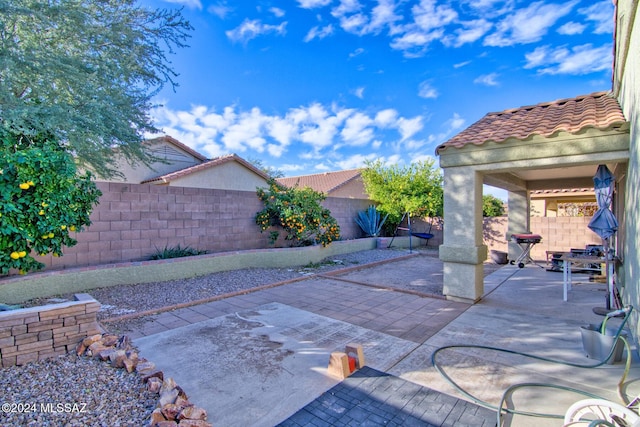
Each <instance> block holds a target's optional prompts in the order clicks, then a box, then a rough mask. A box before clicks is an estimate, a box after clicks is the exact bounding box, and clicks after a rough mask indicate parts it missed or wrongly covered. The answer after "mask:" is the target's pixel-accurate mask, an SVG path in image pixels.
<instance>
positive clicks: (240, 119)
mask: <svg viewBox="0 0 640 427" xmlns="http://www.w3.org/2000/svg"><path fill="white" fill-rule="evenodd" d="M152 116H153V117H154V123H155V125H156V126H157V127H158V128H160V129H162V130H163V131H164V132H166V133H167V134H169V135H171V136H173V137H175V138H177V139H178V140H180V141H182V142H184V143H185V144H187V145H188V146H190V147H192V148H194V149H196V150H198V151H200V152H203V153H205V154H207V155H208V156H211V157H215V156H220V155H222V154H228V153H234V152H235V153H246V152H248V153H260V154H267V155H269V156H271V157H274V158H279V157H283V156H285V155H286V154H287V153H288V152H289V151H290V150H292V147H294V146H295V149H296V151H295V155H297V156H298V158H300V159H302V160H304V161H307V160H313V159H317V158H318V157H321V158H323V159H328V158H342V156H343V155H342V152H343V151H344V150H346V151H348V150H349V149H350V148H349V147H359V148H360V149H362V147H367V152H373V151H375V150H377V149H378V148H380V147H381V146H382V144H383V142H382V141H383V140H388V139H389V137H390V136H391V137H392V134H393V132H397V136H396V140H397V141H398V142H399V143H404V144H411V145H415V146H417V144H418V143H420V145H424V144H422V142H421V141H420V140H419V139H417V138H416V135H417V133H418V132H420V131H421V130H422V129H423V121H424V118H423V117H422V116H416V117H412V118H407V117H402V116H400V115H399V114H398V112H397V111H396V110H394V109H384V110H380V111H377V112H375V113H374V114H370V113H366V112H363V111H358V110H356V109H352V108H343V107H338V106H336V105H331V106H325V105H322V104H320V103H313V104H310V105H307V106H300V107H297V108H292V109H289V110H288V111H287V112H286V114H284V115H268V114H264V113H263V112H262V111H261V110H260V109H259V108H252V109H251V110H248V111H243V110H240V109H238V108H237V107H236V106H233V105H230V106H227V107H225V108H223V109H222V110H221V111H216V110H215V109H213V108H209V107H206V106H203V105H194V106H192V107H191V108H190V109H189V110H182V111H180V110H172V109H171V108H168V107H159V108H156V109H154V110H153V112H152ZM383 136H384V137H383ZM305 146H306V147H308V149H305V150H304V152H302V153H301V152H300V148H301V147H305Z"/></svg>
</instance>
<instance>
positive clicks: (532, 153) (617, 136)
mask: <svg viewBox="0 0 640 427" xmlns="http://www.w3.org/2000/svg"><path fill="white" fill-rule="evenodd" d="M629 141H630V138H629V123H628V122H627V121H626V120H625V117H624V114H623V112H622V109H621V107H620V104H619V103H618V101H617V100H616V98H615V97H614V96H612V95H611V94H610V93H608V92H598V93H592V94H589V95H583V96H578V97H576V98H571V99H562V100H557V101H554V102H549V103H542V104H537V105H533V106H526V107H520V108H516V109H511V110H505V111H502V112H497V113H489V114H487V115H486V116H484V117H483V118H482V119H480V120H479V121H478V122H476V123H474V124H473V125H471V126H470V127H468V128H467V129H465V130H464V131H462V132H461V133H459V134H458V135H456V136H455V137H453V138H452V139H450V140H448V141H446V142H445V143H443V144H441V145H440V146H438V148H437V149H436V154H437V155H438V156H439V159H440V167H441V168H442V169H443V171H444V194H445V196H444V222H445V224H446V225H445V227H444V244H443V245H442V246H440V255H439V256H440V259H441V260H442V261H443V263H444V284H443V293H444V295H445V296H446V297H447V298H448V299H451V300H456V301H464V302H472V303H474V302H477V301H478V300H479V299H480V298H481V297H482V296H483V294H484V283H483V270H482V263H483V261H484V260H486V259H487V247H486V246H485V245H484V244H483V236H482V226H483V221H482V195H483V194H482V193H483V191H482V190H483V184H487V185H491V186H494V187H498V188H502V189H505V190H507V191H508V228H507V236H505V237H506V239H507V241H510V236H511V235H512V234H514V233H515V234H518V233H528V232H530V228H529V226H530V192H531V191H533V190H545V189H561V188H586V187H592V186H593V176H594V174H595V172H596V169H597V167H598V165H599V164H606V165H607V166H608V167H609V169H610V170H611V171H612V172H613V173H614V175H615V176H616V196H615V198H614V206H613V208H614V212H616V210H618V212H621V211H622V210H623V208H622V207H623V206H624V189H625V180H626V176H627V167H628V166H627V165H628V161H629ZM616 208H617V209H616ZM620 226H621V228H623V227H624V224H623V223H621V224H620ZM542 238H543V239H544V236H542ZM618 246H619V247H620V242H618ZM508 251H509V254H508V256H509V259H512V260H513V259H516V258H517V256H518V255H519V254H520V252H521V247H520V246H519V245H518V244H516V243H512V242H510V243H509V250H508Z"/></svg>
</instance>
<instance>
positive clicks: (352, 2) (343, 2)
mask: <svg viewBox="0 0 640 427" xmlns="http://www.w3.org/2000/svg"><path fill="white" fill-rule="evenodd" d="M360 9H362V5H361V4H360V2H359V1H358V0H340V4H339V5H338V6H336V7H334V8H333V9H332V10H331V15H333V16H334V17H335V18H341V17H343V16H345V15H347V14H349V13H355V12H357V11H359V10H360Z"/></svg>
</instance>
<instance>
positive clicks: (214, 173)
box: [169, 161, 268, 191]
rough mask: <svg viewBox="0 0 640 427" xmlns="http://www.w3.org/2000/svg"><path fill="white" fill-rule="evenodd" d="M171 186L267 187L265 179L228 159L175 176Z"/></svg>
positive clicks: (221, 188) (243, 189)
mask: <svg viewBox="0 0 640 427" xmlns="http://www.w3.org/2000/svg"><path fill="white" fill-rule="evenodd" d="M169 185H170V186H172V187H191V188H215V189H218V190H237V191H256V188H258V187H264V188H266V187H268V184H267V181H266V180H265V179H264V178H263V177H261V176H260V175H258V174H256V173H255V172H253V171H251V170H249V169H247V168H246V167H245V166H243V165H241V164H239V163H237V162H235V161H229V162H226V163H223V164H220V165H216V166H213V167H210V168H208V169H204V170H202V171H198V172H196V173H192V174H189V175H187V176H185V177H183V178H177V179H174V180H172V181H171V183H170V184H169Z"/></svg>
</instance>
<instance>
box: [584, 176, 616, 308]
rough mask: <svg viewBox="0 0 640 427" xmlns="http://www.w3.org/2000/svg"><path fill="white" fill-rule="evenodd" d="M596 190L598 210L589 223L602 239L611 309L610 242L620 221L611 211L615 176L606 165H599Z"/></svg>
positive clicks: (612, 288)
mask: <svg viewBox="0 0 640 427" xmlns="http://www.w3.org/2000/svg"><path fill="white" fill-rule="evenodd" d="M593 184H594V190H595V193H596V201H597V203H598V210H597V211H596V213H595V214H594V215H593V218H591V221H589V225H588V227H589V228H590V229H591V230H593V232H594V233H596V234H597V235H598V236H600V237H601V238H602V249H603V251H604V255H605V265H606V273H605V275H606V278H607V286H608V288H609V292H608V294H607V300H606V308H607V310H609V309H611V302H612V301H615V294H614V284H613V277H610V276H611V275H610V274H609V262H610V258H611V257H610V254H609V240H610V238H611V236H613V235H614V234H615V233H616V231H618V220H617V219H616V216H615V215H614V214H613V212H612V211H611V201H612V200H613V190H614V184H615V180H614V176H613V174H612V173H611V171H610V170H609V168H608V167H607V166H606V165H599V166H598V170H597V171H596V174H595V176H594V177H593Z"/></svg>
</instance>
